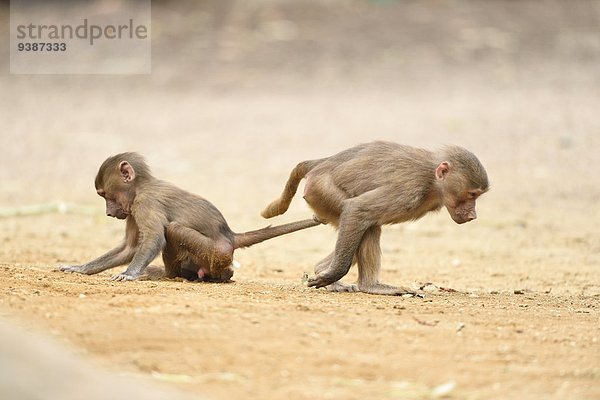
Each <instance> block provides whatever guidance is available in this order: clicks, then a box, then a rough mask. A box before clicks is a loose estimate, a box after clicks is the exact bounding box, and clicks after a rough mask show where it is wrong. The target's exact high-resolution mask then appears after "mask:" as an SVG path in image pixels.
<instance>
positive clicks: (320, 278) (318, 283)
mask: <svg viewBox="0 0 600 400" xmlns="http://www.w3.org/2000/svg"><path fill="white" fill-rule="evenodd" d="M343 276H344V274H336V273H335V272H334V273H331V272H323V273H320V274H317V275H315V276H313V277H312V278H310V279H309V280H308V283H307V284H308V286H309V287H316V288H322V287H325V286H327V285H331V284H332V283H334V282H337V281H339V280H340V279H342V277H343Z"/></svg>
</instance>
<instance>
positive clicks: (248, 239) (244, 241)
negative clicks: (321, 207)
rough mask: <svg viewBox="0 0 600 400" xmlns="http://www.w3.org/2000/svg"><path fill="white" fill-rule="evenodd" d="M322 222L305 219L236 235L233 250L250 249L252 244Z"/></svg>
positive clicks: (314, 219) (315, 219)
mask: <svg viewBox="0 0 600 400" xmlns="http://www.w3.org/2000/svg"><path fill="white" fill-rule="evenodd" d="M321 224H322V222H321V221H319V220H318V219H317V218H313V219H305V220H302V221H296V222H291V223H289V224H284V225H279V226H267V227H266V228H262V229H257V230H255V231H249V232H245V233H236V234H235V236H234V237H233V248H234V249H239V248H241V247H250V246H252V245H253V244H257V243H260V242H264V241H265V240H268V239H272V238H274V237H277V236H281V235H285V234H286V233H292V232H296V231H299V230H302V229H306V228H311V227H313V226H317V225H321Z"/></svg>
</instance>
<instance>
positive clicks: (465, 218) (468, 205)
mask: <svg viewBox="0 0 600 400" xmlns="http://www.w3.org/2000/svg"><path fill="white" fill-rule="evenodd" d="M481 194H483V190H481V189H475V190H469V191H468V192H467V193H466V194H465V195H464V196H462V197H463V200H459V201H458V202H455V203H454V204H446V209H447V210H448V213H449V214H450V216H451V217H452V219H453V220H454V222H456V223H457V224H464V223H465V222H469V221H473V220H474V219H476V218H477V212H476V211H475V205H476V204H475V203H476V201H477V198H478V197H479V196H481Z"/></svg>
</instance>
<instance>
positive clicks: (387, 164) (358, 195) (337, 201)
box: [262, 142, 489, 295]
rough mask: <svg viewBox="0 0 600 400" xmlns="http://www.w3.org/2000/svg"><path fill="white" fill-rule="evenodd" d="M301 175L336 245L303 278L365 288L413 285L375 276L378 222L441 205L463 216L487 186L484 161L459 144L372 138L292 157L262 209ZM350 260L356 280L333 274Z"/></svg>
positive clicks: (284, 205)
mask: <svg viewBox="0 0 600 400" xmlns="http://www.w3.org/2000/svg"><path fill="white" fill-rule="evenodd" d="M304 177H306V186H305V188H304V199H305V200H306V202H307V203H308V204H309V205H310V207H311V208H312V209H313V210H314V211H315V213H316V215H317V217H318V218H319V219H320V220H322V221H324V222H326V223H331V224H332V225H334V226H335V227H337V228H338V229H339V234H338V238H337V242H336V245H335V251H334V252H333V253H331V254H329V255H328V256H327V257H325V258H324V259H323V260H321V261H320V262H319V263H318V264H317V265H316V267H315V276H314V277H312V278H311V279H309V281H308V285H309V286H315V287H323V286H328V285H329V289H330V290H333V291H361V292H365V293H372V294H389V295H395V294H404V293H412V292H411V291H410V290H409V289H406V288H402V287H400V288H399V287H395V286H390V285H386V284H383V283H380V282H379V269H380V259H381V250H380V246H379V238H380V236H381V225H387V224H397V223H401V222H405V221H414V220H417V219H419V218H421V217H422V216H423V215H425V214H427V213H428V212H430V211H436V210H439V209H440V208H441V207H442V206H445V207H446V209H447V210H448V212H449V213H450V216H451V217H452V219H453V220H454V221H455V222H456V223H458V224H462V223H465V222H468V221H471V220H474V219H475V218H476V217H477V215H476V213H475V202H476V200H477V198H478V197H479V196H480V195H481V194H483V193H485V192H486V191H487V190H488V189H489V185H488V178H487V174H486V172H485V169H484V168H483V166H482V165H481V163H480V162H479V160H478V159H477V157H475V155H473V154H472V153H470V152H469V151H467V150H465V149H463V148H462V147H458V146H447V147H445V148H443V149H442V150H440V151H437V152H431V151H428V150H424V149H417V148H414V147H409V146H403V145H400V144H396V143H391V142H372V143H367V144H362V145H359V146H356V147H352V148H350V149H348V150H344V151H342V152H340V153H338V154H336V155H333V156H331V157H327V158H322V159H318V160H311V161H304V162H301V163H300V164H298V165H297V166H296V167H295V168H294V169H293V170H292V172H291V175H290V178H289V180H288V181H287V184H286V186H285V189H284V191H283V193H282V195H281V197H280V198H279V199H277V200H275V201H273V202H272V203H271V204H270V205H269V206H268V207H267V208H265V210H264V211H263V212H262V216H263V217H265V218H271V217H273V216H275V215H279V214H283V213H284V212H285V211H286V210H287V209H288V207H289V204H290V202H291V200H292V198H293V196H294V193H296V190H297V189H298V184H299V183H300V181H301V180H302V178H304ZM354 263H357V264H358V285H348V284H344V283H342V282H339V279H341V278H342V277H343V276H344V275H346V274H347V273H348V271H349V269H350V267H351V266H352V264H354Z"/></svg>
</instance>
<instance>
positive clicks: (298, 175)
mask: <svg viewBox="0 0 600 400" xmlns="http://www.w3.org/2000/svg"><path fill="white" fill-rule="evenodd" d="M323 160H324V158H321V159H319V160H309V161H302V162H301V163H300V164H298V165H296V167H295V168H294V169H293V170H292V172H291V173H290V177H289V179H288V181H287V183H286V184H285V188H284V189H283V193H281V196H280V197H279V198H278V199H277V200H274V201H273V202H271V204H269V205H268V206H267V208H265V209H264V210H263V211H262V212H261V213H260V215H262V216H263V218H272V217H274V216H276V215H281V214H283V213H284V212H286V211H287V209H288V207H289V206H290V203H291V202H292V198H294V195H295V194H296V190H298V185H299V184H300V181H301V180H302V179H303V178H304V177H305V176H306V174H308V173H309V172H310V170H312V169H313V168H314V167H316V166H317V165H318V164H319V163H321V162H322V161H323Z"/></svg>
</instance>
